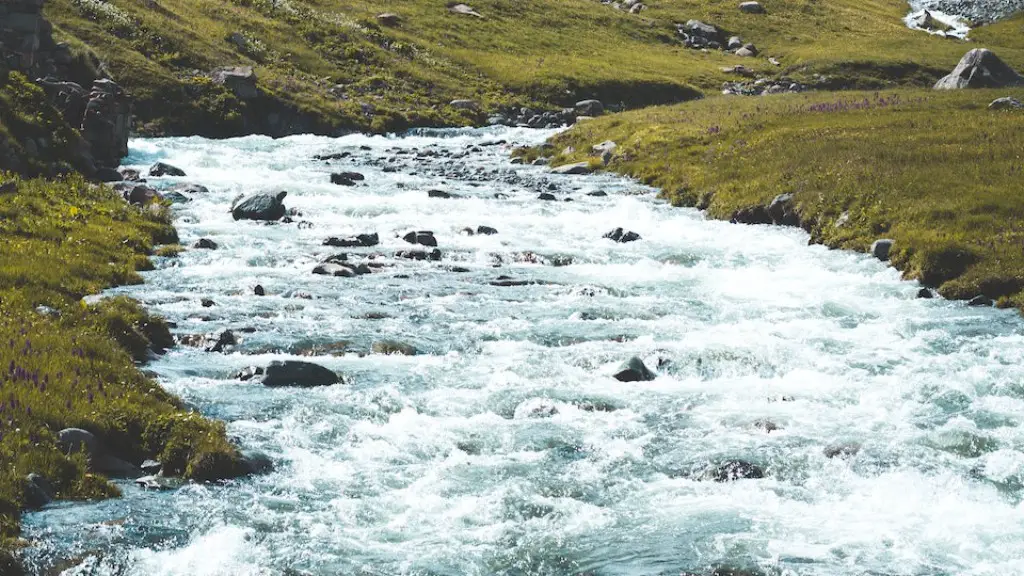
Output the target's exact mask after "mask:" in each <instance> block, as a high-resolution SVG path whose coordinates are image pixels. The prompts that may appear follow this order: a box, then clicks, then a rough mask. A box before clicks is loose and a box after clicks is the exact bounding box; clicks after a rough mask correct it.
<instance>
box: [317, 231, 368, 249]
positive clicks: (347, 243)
mask: <svg viewBox="0 0 1024 576" xmlns="http://www.w3.org/2000/svg"><path fill="white" fill-rule="evenodd" d="M377 244H380V236H379V235H377V233H376V232H374V233H373V234H356V235H355V236H348V237H345V238H338V237H336V236H332V237H330V238H328V239H327V240H324V246H334V247H336V248H369V247H370V246H376V245H377Z"/></svg>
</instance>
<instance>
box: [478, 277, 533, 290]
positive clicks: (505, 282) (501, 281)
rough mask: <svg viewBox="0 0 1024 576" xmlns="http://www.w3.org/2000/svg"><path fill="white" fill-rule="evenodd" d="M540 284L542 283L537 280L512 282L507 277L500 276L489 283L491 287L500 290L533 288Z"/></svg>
mask: <svg viewBox="0 0 1024 576" xmlns="http://www.w3.org/2000/svg"><path fill="white" fill-rule="evenodd" d="M542 283H543V282H541V281H539V280H513V279H512V278H509V277H508V276H500V277H499V278H498V279H497V280H494V281H492V282H489V284H490V285H491V286H498V287H502V288H511V287H514V286H534V285H537V284H542Z"/></svg>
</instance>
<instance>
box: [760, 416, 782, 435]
mask: <svg viewBox="0 0 1024 576" xmlns="http://www.w3.org/2000/svg"><path fill="white" fill-rule="evenodd" d="M754 428H757V429H758V430H764V431H765V432H768V433H771V432H775V431H776V430H778V429H779V425H778V424H776V423H775V422H772V421H771V420H769V419H767V418H758V419H757V420H754Z"/></svg>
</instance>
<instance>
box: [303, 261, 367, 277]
mask: <svg viewBox="0 0 1024 576" xmlns="http://www.w3.org/2000/svg"><path fill="white" fill-rule="evenodd" d="M370 272H371V270H370V267H369V266H367V265H366V264H349V263H347V262H337V261H332V262H323V263H321V264H318V265H317V266H316V268H313V274H317V275H319V276H335V277H339V278H353V277H355V276H362V275H364V274H369V273H370Z"/></svg>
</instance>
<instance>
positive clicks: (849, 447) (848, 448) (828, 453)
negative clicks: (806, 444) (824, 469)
mask: <svg viewBox="0 0 1024 576" xmlns="http://www.w3.org/2000/svg"><path fill="white" fill-rule="evenodd" d="M858 452H860V444H858V443H857V442H840V443H838V444H830V445H828V446H826V447H825V449H824V450H822V453H823V454H824V455H825V457H826V458H850V457H852V456H856V455H857V453H858Z"/></svg>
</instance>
